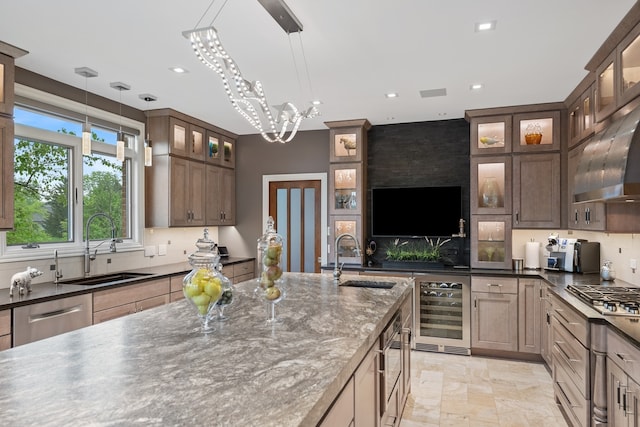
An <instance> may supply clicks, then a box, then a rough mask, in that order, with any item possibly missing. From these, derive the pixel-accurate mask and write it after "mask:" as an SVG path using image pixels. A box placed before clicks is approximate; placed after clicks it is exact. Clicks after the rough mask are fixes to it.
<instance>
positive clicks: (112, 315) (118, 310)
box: [93, 302, 136, 325]
mask: <svg viewBox="0 0 640 427" xmlns="http://www.w3.org/2000/svg"><path fill="white" fill-rule="evenodd" d="M135 312H136V304H135V303H134V302H131V303H128V304H123V305H118V306H116V307H111V308H107V309H104V310H100V311H94V312H93V324H94V325H95V324H98V323H102V322H106V321H107V320H111V319H117V318H118V317H123V316H128V315H130V314H133V313H135Z"/></svg>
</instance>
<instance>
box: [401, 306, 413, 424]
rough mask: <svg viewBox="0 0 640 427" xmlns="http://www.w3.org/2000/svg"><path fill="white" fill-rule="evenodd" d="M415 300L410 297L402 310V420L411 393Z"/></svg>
mask: <svg viewBox="0 0 640 427" xmlns="http://www.w3.org/2000/svg"><path fill="white" fill-rule="evenodd" d="M413 307H414V303H413V298H412V297H409V298H407V300H406V301H405V302H404V303H402V307H401V308H400V312H401V316H402V331H401V333H400V336H401V340H400V345H401V346H402V374H401V376H400V397H399V399H400V404H399V406H400V411H401V413H400V414H399V415H400V418H401V417H402V410H403V409H404V407H405V404H406V403H407V397H409V393H410V392H411V339H412V329H413V328H412V321H411V319H413Z"/></svg>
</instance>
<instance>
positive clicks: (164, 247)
mask: <svg viewBox="0 0 640 427" xmlns="http://www.w3.org/2000/svg"><path fill="white" fill-rule="evenodd" d="M166 254H167V245H158V255H159V256H163V255H166Z"/></svg>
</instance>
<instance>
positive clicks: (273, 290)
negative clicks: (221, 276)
mask: <svg viewBox="0 0 640 427" xmlns="http://www.w3.org/2000/svg"><path fill="white" fill-rule="evenodd" d="M283 247H284V239H283V238H282V236H281V235H279V234H278V233H277V232H276V230H275V228H274V222H273V218H272V217H269V218H268V219H267V228H266V230H265V232H264V234H263V235H262V236H261V237H260V238H259V239H258V260H259V262H260V275H259V276H258V287H256V289H255V291H254V293H255V295H256V296H257V297H258V298H260V299H262V300H264V301H266V302H267V303H268V304H269V308H270V310H269V318H268V319H267V322H269V323H273V322H278V321H279V319H276V317H275V304H277V303H278V302H280V301H282V299H284V298H285V294H286V292H285V289H284V287H283V286H282V273H283V269H282V250H283Z"/></svg>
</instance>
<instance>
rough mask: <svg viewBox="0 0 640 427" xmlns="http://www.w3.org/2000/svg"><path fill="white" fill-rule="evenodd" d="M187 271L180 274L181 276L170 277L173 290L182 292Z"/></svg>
mask: <svg viewBox="0 0 640 427" xmlns="http://www.w3.org/2000/svg"><path fill="white" fill-rule="evenodd" d="M186 275H187V273H185V274H184V275H179V276H171V277H170V278H169V280H170V281H171V292H172V293H173V292H182V283H183V280H184V276H186Z"/></svg>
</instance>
